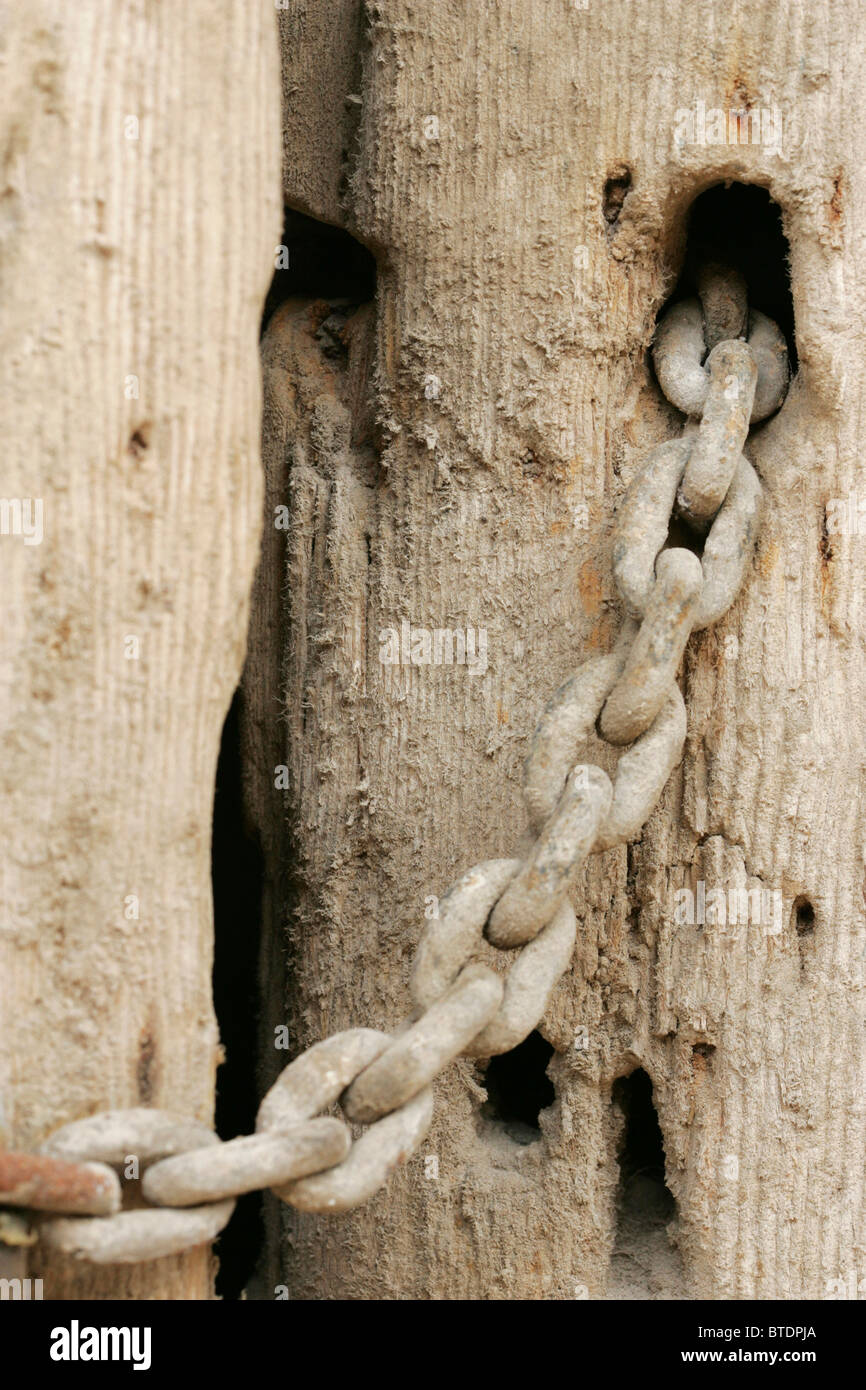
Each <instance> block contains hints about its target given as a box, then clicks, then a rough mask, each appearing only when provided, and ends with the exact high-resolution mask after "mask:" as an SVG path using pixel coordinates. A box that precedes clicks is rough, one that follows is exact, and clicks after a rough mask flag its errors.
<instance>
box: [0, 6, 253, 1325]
mask: <svg viewBox="0 0 866 1390" xmlns="http://www.w3.org/2000/svg"><path fill="white" fill-rule="evenodd" d="M0 61H2V69H3V73H4V77H3V81H2V83H0V152H2V153H0V158H2V170H3V174H2V198H0V344H2V357H3V363H4V390H3V393H2V398H0V431H2V437H3V441H4V449H3V457H4V467H3V488H2V491H3V494H4V496H6V497H22V498H32V497H39V498H41V499H43V501H44V539H43V541H42V544H41V545H33V546H25V545H24V544H23V541H22V539H21V538H18V537H14V536H7V535H4V536H2V537H0V553H2V573H3V595H4V604H3V623H2V633H0V643H2V658H0V670H2V672H3V687H2V704H3V721H2V723H3V732H2V749H3V752H2V759H0V766H2V783H3V795H2V797H0V806H2V809H0V824H2V829H0V841H2V847H3V883H2V888H3V893H2V899H3V908H4V911H3V921H2V930H0V979H2V982H3V987H2V992H0V1000H2V1003H0V1010H2V1022H0V1100H2V1114H0V1134H2V1137H3V1138H4V1139H6V1140H8V1141H10V1142H12V1143H15V1144H17V1145H19V1146H21V1147H25V1146H29V1145H34V1144H36V1143H38V1142H39V1141H40V1139H42V1138H43V1137H44V1136H45V1135H46V1134H47V1133H48V1132H50V1131H51V1130H53V1129H54V1128H56V1127H57V1126H58V1125H60V1124H62V1123H64V1122H66V1121H69V1120H73V1119H75V1118H78V1117H81V1116H85V1115H88V1114H91V1113H92V1112H94V1111H97V1110H100V1109H104V1108H109V1107H115V1106H128V1105H137V1104H141V1105H154V1106H165V1107H167V1108H170V1109H176V1110H178V1111H181V1112H183V1113H185V1114H188V1115H191V1116H195V1117H196V1118H198V1119H200V1120H204V1121H209V1120H210V1119H211V1117H212V1113H213V1097H214V1080H215V1074H216V1068H217V1065H218V1063H219V1060H220V1050H219V1045H218V1037H217V1030H216V1024H215V1019H214V1013H213V1008H212V1004H211V963H212V955H213V943H212V906H211V888H210V835H211V817H212V804H213V787H214V775H215V768H216V759H217V752H218V748H219V739H220V732H221V727H222V723H223V719H224V716H225V712H226V709H227V707H228V703H229V700H230V697H231V693H232V690H233V688H234V686H235V683H236V680H237V676H238V672H239V669H240V666H241V662H242V658H243V644H244V636H245V628H246V617H247V605H248V595H249V589H250V585H251V581H252V574H253V567H254V564H255V559H256V554H257V549H258V536H259V527H260V509H261V468H260V447H259V430H260V418H261V407H260V369H259V361H258V351H257V340H258V329H259V319H260V314H261V306H262V302H263V298H264V294H265V292H266V290H267V287H268V283H269V280H270V277H271V274H272V270H273V263H274V261H273V257H274V246H275V243H276V242H277V241H278V240H279V227H280V210H279V207H280V197H279V116H278V109H279V108H278V103H279V72H278V61H277V45H276V24H275V18H274V9H273V5H272V3H269V0H261V3H253V4H250V3H248V0H237V3H231V4H228V5H222V6H217V7H214V6H213V5H212V4H209V3H205V0H190V3H188V4H183V5H162V4H155V3H152V2H151V0H123V3H109V0H81V3H80V4H76V5H73V6H65V7H62V10H60V9H58V7H57V6H55V5H52V4H46V3H41V0H38V2H37V3H33V4H31V5H26V6H20V5H19V6H14V7H10V6H4V7H3V16H2V23H0ZM132 122H137V126H136V125H135V124H133V123H132ZM133 378H134V379H135V380H134V381H133ZM130 638H135V639H137V642H138V655H137V657H135V656H134V655H132V659H128V658H129V657H130V655H131V654H132V653H134V650H135V648H134V646H133V645H132V644H130V642H129V639H130ZM133 897H134V898H135V899H136V900H137V916H134V915H132V914H133V912H134V911H135V907H134V905H133V904H132V902H131V899H132V898H133ZM211 1265H212V1261H211V1257H210V1254H209V1252H208V1251H206V1250H205V1251H202V1250H199V1251H196V1252H194V1253H193V1254H191V1255H189V1256H186V1257H178V1258H171V1259H168V1260H162V1261H157V1262H153V1263H152V1264H150V1265H145V1266H141V1267H138V1268H135V1269H131V1270H126V1269H124V1270H117V1269H108V1270H102V1271H97V1270H95V1269H93V1268H91V1267H89V1266H87V1265H74V1266H73V1265H65V1264H64V1263H63V1262H62V1261H60V1260H53V1259H48V1258H45V1259H44V1260H41V1261H39V1262H38V1268H37V1269H36V1270H35V1271H34V1272H36V1273H38V1274H40V1275H44V1276H45V1279H46V1284H45V1294H46V1297H49V1296H50V1297H63V1296H67V1295H68V1296H74V1297H84V1298H97V1297H106V1296H109V1297H128V1298H169V1297H187V1298H189V1297H207V1296H209V1294H210V1289H211V1273H212V1269H211Z"/></svg>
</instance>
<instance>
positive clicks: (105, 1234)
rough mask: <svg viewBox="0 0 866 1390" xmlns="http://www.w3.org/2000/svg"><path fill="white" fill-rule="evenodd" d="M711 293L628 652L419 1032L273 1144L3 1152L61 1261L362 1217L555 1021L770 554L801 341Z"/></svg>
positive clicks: (319, 1100) (268, 1104)
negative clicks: (438, 1113)
mask: <svg viewBox="0 0 866 1390" xmlns="http://www.w3.org/2000/svg"><path fill="white" fill-rule="evenodd" d="M698 295H699V297H698V298H696V299H687V300H683V301H681V302H679V303H677V304H675V305H674V307H673V308H671V309H670V311H669V312H668V313H667V315H666V316H665V318H664V319H663V320H662V322H661V324H660V325H659V328H658V331H657V333H656V338H655V343H654V347H653V356H654V362H655V368H656V374H657V377H658V380H659V383H660V385H661V388H662V390H663V392H664V394H665V395H666V396H667V398H668V399H669V400H670V401H671V402H672V403H673V404H674V405H675V406H677V408H678V409H680V410H681V411H682V412H683V413H684V414H686V415H687V416H689V417H691V418H690V420H689V421H688V422H687V424H686V427H685V430H684V432H683V436H682V437H681V438H680V439H676V440H670V441H668V442H667V443H664V444H661V445H659V446H658V447H657V448H654V449H652V450H651V451H650V452H649V454H648V455H647V456H646V458H645V460H644V462H643V465H642V467H641V468H640V471H639V472H638V474H637V476H636V478H635V479H634V481H633V483H632V485H631V487H630V488H629V491H628V494H627V496H626V498H625V500H624V502H623V504H622V506H621V507H620V509H619V512H618V514H617V518H616V526H615V535H614V543H613V575H614V580H615V583H616V586H617V590H618V592H619V594H620V596H621V598H622V600H623V603H624V605H625V608H626V613H627V616H626V619H625V622H624V624H623V628H622V631H621V633H620V636H619V639H618V640H617V643H616V646H615V648H614V650H613V652H611V653H610V655H608V656H600V657H595V658H593V659H591V660H589V661H587V662H585V663H584V664H583V665H582V666H581V667H580V668H579V669H578V671H577V672H576V674H575V675H574V676H572V677H571V678H570V679H569V680H568V681H566V682H565V684H564V685H563V686H561V687H560V689H559V690H558V691H557V692H556V693H555V695H554V696H553V697H552V699H551V700H550V701H549V702H548V704H547V706H546V708H545V709H544V711H543V713H542V715H541V718H540V720H539V722H538V725H537V727H536V729H535V732H534V734H533V737H532V741H531V746H530V750H529V754H528V757H527V759H526V765H525V771H524V798H525V802H526V810H527V816H528V820H529V825H530V828H531V831H532V833H533V834H534V836H535V843H534V844H533V846H532V848H531V849H530V850H529V852H528V853H527V854H526V855H525V857H524V858H522V859H518V858H514V859H489V860H486V861H484V862H483V863H480V864H476V865H475V866H474V868H471V869H469V871H468V872H467V873H465V874H464V875H463V876H462V878H460V879H458V880H457V882H456V883H454V884H452V886H451V887H450V888H449V890H448V892H447V893H446V894H445V896H444V897H443V898H442V899H441V901H440V904H439V915H438V918H436V919H434V920H433V921H431V922H430V923H429V924H428V925H427V926H426V927H425V930H424V932H423V934H422V937H421V941H420V943H419V946H418V951H417V954H416V957H415V962H414V966H413V971H412V980H411V991H412V999H413V1002H414V1004H415V1013H414V1014H413V1016H412V1018H411V1019H410V1020H408V1021H407V1022H406V1023H404V1024H403V1025H402V1026H401V1027H400V1028H398V1029H397V1030H395V1032H394V1033H393V1034H390V1035H389V1034H386V1033H382V1032H379V1031H377V1030H374V1029H370V1028H353V1029H350V1030H349V1031H347V1032H343V1033H338V1034H336V1035H335V1036H333V1037H331V1038H328V1039H326V1040H325V1041H324V1042H320V1043H317V1044H315V1045H314V1046H313V1047H311V1048H309V1049H308V1050H307V1051H306V1052H304V1053H303V1054H302V1055H301V1056H300V1057H298V1058H297V1059H296V1060H295V1061H294V1062H291V1063H290V1064H289V1065H288V1066H287V1067H286V1068H285V1069H284V1070H283V1071H282V1073H281V1074H280V1076H279V1077H278V1078H277V1080H276V1082H275V1083H274V1085H273V1086H272V1087H271V1088H270V1090H269V1091H268V1092H267V1094H266V1095H265V1097H264V1099H263V1100H262V1102H261V1105H260V1107H259V1111H258V1116H257V1121H256V1133H255V1134H254V1135H250V1136H247V1137H244V1138H239V1139H232V1140H229V1141H228V1142H225V1143H221V1142H220V1141H219V1140H218V1139H217V1137H216V1136H215V1135H214V1134H213V1133H211V1131H209V1130H208V1129H206V1128H205V1127H204V1126H202V1125H199V1124H197V1123H195V1122H194V1121H190V1120H188V1119H184V1118H183V1117H182V1116H178V1115H173V1114H171V1113H169V1112H166V1111H159V1110H146V1109H138V1110H125V1111H123V1110H121V1111H109V1112H107V1113H105V1114H101V1115H95V1116H93V1117H91V1118H90V1119H86V1120H78V1121H74V1122H73V1123H71V1124H68V1125H65V1126H64V1127H63V1128H62V1129H59V1130H58V1131H57V1132H56V1133H55V1134H53V1135H52V1136H51V1137H50V1138H49V1139H48V1140H47V1141H46V1142H45V1144H44V1145H43V1146H42V1156H36V1157H30V1158H29V1159H28V1156H27V1155H6V1156H4V1155H0V1205H3V1204H8V1205H12V1206H23V1207H29V1208H41V1209H42V1210H50V1211H53V1212H64V1213H67V1214H66V1215H54V1216H52V1217H50V1218H47V1219H46V1218H44V1217H41V1218H39V1220H40V1221H41V1235H42V1238H43V1239H44V1240H46V1241H47V1242H48V1243H49V1244H50V1245H51V1246H53V1247H54V1248H57V1249H60V1250H62V1251H64V1252H66V1253H69V1254H73V1255H77V1256H79V1257H80V1258H83V1259H87V1260H91V1261H95V1262H99V1263H115V1262H134V1261H139V1260H146V1259H153V1258H156V1257H157V1256H159V1255H166V1254H172V1253H176V1252H179V1251H181V1250H184V1249H187V1248H189V1247H191V1246H194V1245H196V1244H200V1243H202V1242H205V1241H209V1240H211V1239H213V1238H214V1236H216V1234H217V1233H218V1232H219V1231H220V1230H221V1229H222V1227H223V1226H224V1225H225V1223H226V1222H227V1221H228V1219H229V1217H230V1216H231V1213H232V1210H233V1209H234V1205H235V1201H234V1199H235V1198H236V1197H237V1196H239V1195H241V1194H242V1193H245V1192H249V1191H253V1190H255V1189H258V1188H262V1187H268V1188H270V1189H271V1190H273V1191H274V1192H275V1193H276V1194H277V1196H279V1197H281V1198H282V1200H283V1201H285V1202H289V1203H291V1204H292V1205H293V1206H295V1207H297V1208H299V1209H300V1210H302V1211H311V1212H332V1213H333V1212H341V1211H347V1210H349V1209H350V1208H351V1207H354V1206H357V1205H358V1204H359V1203H361V1202H363V1201H365V1200H366V1199H367V1198H369V1197H370V1196H372V1195H373V1193H375V1192H376V1191H377V1190H378V1189H379V1188H380V1187H381V1186H382V1184H383V1183H384V1182H385V1181H386V1179H387V1177H388V1175H389V1173H390V1172H391V1171H392V1170H393V1169H394V1168H395V1167H397V1166H398V1165H399V1164H401V1163H403V1162H405V1160H406V1159H407V1158H408V1157H409V1156H410V1155H411V1154H412V1153H413V1152H414V1150H415V1149H416V1148H417V1146H418V1145H419V1144H420V1142H421V1140H422V1139H423V1138H424V1136H425V1134H426V1133H427V1131H428V1129H429V1127H430V1124H431V1121H432V1117H433V1093H432V1089H431V1083H432V1081H433V1080H434V1078H435V1077H436V1076H438V1075H439V1073H440V1072H442V1071H443V1070H444V1069H445V1068H446V1067H447V1066H449V1065H450V1063H451V1062H453V1061H454V1060H455V1059H456V1058H457V1057H459V1056H461V1055H463V1056H469V1057H490V1056H494V1055H496V1054H498V1053H503V1052H507V1051H510V1050H511V1049H512V1048H514V1047H516V1046H517V1045H518V1044H519V1043H520V1042H522V1041H523V1039H524V1038H526V1037H527V1036H528V1035H529V1033H531V1032H532V1030H533V1029H534V1028H535V1027H536V1026H537V1025H538V1023H539V1021H540V1019H541V1018H542V1016H543V1014H544V1012H545V1010H546V1008H547V1004H548V1001H549V999H550V996H551V993H552V991H553V989H554V987H555V986H556V984H557V982H558V981H559V979H560V977H561V976H562V974H563V973H564V971H565V970H566V969H567V967H568V964H569V962H570V960H571V955H572V949H573V946H574V942H575V936H576V931H577V924H576V919H575V914H574V909H573V908H572V906H571V903H570V901H569V893H570V891H571V889H572V887H573V885H574V883H575V880H576V878H577V875H578V874H579V872H580V869H581V867H582V865H583V863H584V861H585V859H586V858H587V856H588V855H590V854H599V853H602V852H603V851H604V850H607V849H610V848H612V847H613V846H615V845H620V844H623V843H625V842H626V841H628V840H631V839H633V838H634V837H635V836H636V835H637V834H638V833H639V831H640V830H641V828H642V826H643V825H644V824H645V822H646V820H647V819H648V817H649V815H650V813H651V811H652V810H653V808H654V806H655V805H656V802H657V801H658V798H659V796H660V795H661V793H662V790H663V788H664V786H665V783H666V782H667V780H668V777H669V776H670V773H671V771H672V770H673V768H674V767H675V766H676V764H677V763H678V762H679V761H680V758H681V756H682V750H683V746H684V743H685V736H686V710H685V704H684V702H683V697H682V695H681V693H680V690H679V687H678V685H677V683H676V677H677V672H678V669H679V665H680V661H681V658H682V655H683V651H684V649H685V645H686V643H687V641H688V639H689V636H690V634H691V633H692V632H694V631H696V630H698V629H700V628H703V627H706V626H708V625H709V624H710V623H715V622H717V621H718V620H719V618H721V617H722V616H723V614H724V613H726V612H727V610H728V609H729V608H730V606H731V604H732V603H733V602H734V600H735V598H736V596H737V593H738V592H739V589H740V586H741V584H742V583H743V579H744V576H745V574H746V571H747V569H748V567H749V564H750V562H751V557H752V554H753V551H754V547H755V542H756V539H757V533H758V526H759V522H760V514H761V495H762V489H761V484H760V481H759V479H758V476H757V474H756V472H755V470H754V468H753V467H752V465H751V464H750V463H749V461H748V460H747V459H746V458H745V456H744V454H743V452H742V450H743V445H744V443H745V439H746V435H747V433H748V430H749V426H750V424H751V423H755V422H756V421H759V420H763V419H765V418H766V417H767V416H768V415H770V414H771V413H772V412H773V411H774V410H777V409H778V408H779V406H780V405H781V403H782V401H783V400H784V397H785V393H786V390H787V385H788V360H787V349H786V346H785V340H784V337H783V336H782V334H781V332H780V330H779V329H778V327H777V326H776V325H775V324H774V323H773V322H772V321H771V320H770V319H768V318H766V317H765V316H764V315H763V314H760V313H758V312H757V311H755V310H750V309H749V307H748V304H747V299H746V287H745V282H744V281H743V280H742V278H741V277H740V276H739V275H737V274H736V273H735V272H732V271H729V270H724V269H722V268H721V267H719V266H715V265H711V266H706V267H704V269H703V270H702V271H701V273H700V275H699V277H698ZM677 516H678V517H680V518H682V519H683V521H684V522H685V523H686V524H687V525H688V526H690V527H691V529H692V530H693V531H694V532H696V533H697V534H698V535H704V536H705V541H704V546H703V554H702V558H701V559H699V558H698V556H697V555H696V554H695V553H693V552H692V551H691V550H687V549H683V548H677V547H672V548H666V542H667V537H668V531H669V527H670V523H671V520H672V518H674V517H677ZM599 733H600V735H601V737H602V738H603V740H605V741H606V742H607V743H608V744H610V745H613V746H615V747H622V746H624V745H629V746H628V748H627V749H626V751H624V752H623V753H622V754H621V755H620V757H619V759H618V762H617V764H616V770H615V772H614V774H613V777H612V779H611V777H609V776H608V774H607V773H606V772H605V771H603V769H602V768H600V767H598V766H597V765H596V764H595V762H594V761H592V760H591V759H592V751H593V743H595V744H596V746H598V735H599ZM496 950H498V951H512V952H514V957H513V961H512V964H511V968H510V970H509V971H508V972H507V973H506V974H505V975H504V976H503V975H501V974H500V973H498V972H497V971H495V970H494V969H492V968H490V965H488V964H484V963H482V962H479V961H478V960H476V959H475V958H476V957H477V956H478V955H479V954H480V953H482V951H487V952H488V959H490V958H491V956H492V955H493V952H495V951H496ZM337 1102H339V1103H340V1105H341V1108H342V1111H343V1114H344V1115H345V1117H346V1119H348V1120H349V1121H351V1122H352V1123H355V1124H358V1125H367V1126H369V1128H368V1129H367V1130H366V1132H365V1133H364V1134H363V1135H362V1136H361V1137H360V1138H358V1139H355V1140H354V1141H353V1139H352V1134H351V1131H350V1130H349V1128H348V1126H347V1125H346V1124H345V1123H344V1122H343V1121H342V1120H339V1119H336V1118H331V1117H323V1116H322V1112H323V1111H326V1110H327V1109H328V1108H329V1107H331V1106H333V1105H334V1104H335V1103H337ZM130 1156H135V1158H136V1159H137V1160H138V1163H139V1164H140V1165H141V1168H142V1169H143V1172H142V1174H141V1179H142V1180H141V1196H142V1197H143V1199H144V1201H145V1202H147V1203H148V1204H149V1205H147V1206H145V1207H141V1208H136V1209H131V1210H126V1211H121V1210H119V1209H118V1208H119V1205H120V1203H119V1195H118V1191H117V1186H118V1184H117V1178H116V1176H115V1175H116V1173H117V1172H119V1171H122V1170H123V1168H124V1165H125V1164H126V1163H127V1162H128V1160H129V1158H130ZM4 1157H5V1158H6V1159H7V1163H6V1167H5V1169H4V1166H3V1162H2V1160H3V1158H4ZM28 1161H29V1162H30V1165H31V1167H30V1168H29V1169H28V1167H27V1163H28ZM51 1164H53V1165H54V1167H53V1168H52V1167H50V1166H49V1167H46V1166H45V1165H51ZM40 1165H42V1166H41V1167H40ZM4 1172H5V1173H6V1178H5V1180H4V1178H3V1174H4ZM72 1213H75V1214H72ZM84 1213H90V1214H84Z"/></svg>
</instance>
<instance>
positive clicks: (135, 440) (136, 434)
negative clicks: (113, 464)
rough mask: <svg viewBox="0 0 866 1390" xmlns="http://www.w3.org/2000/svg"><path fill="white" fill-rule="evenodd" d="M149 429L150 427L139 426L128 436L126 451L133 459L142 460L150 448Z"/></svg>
mask: <svg viewBox="0 0 866 1390" xmlns="http://www.w3.org/2000/svg"><path fill="white" fill-rule="evenodd" d="M150 438H151V427H150V425H139V426H138V428H137V429H135V430H133V431H132V434H131V435H130V436H129V443H128V444H127V446H126V451H127V453H128V454H130V455H131V456H132V458H134V459H140V458H143V457H144V455H145V454H146V453H147V451H148V449H149V448H150Z"/></svg>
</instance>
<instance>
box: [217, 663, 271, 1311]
mask: <svg viewBox="0 0 866 1390" xmlns="http://www.w3.org/2000/svg"><path fill="white" fill-rule="evenodd" d="M240 701H241V695H240V692H239V691H236V692H235V696H234V699H233V700H232V704H231V708H230V710H229V712H228V715H227V717H226V722H225V725H224V727H223V735H222V745H221V748H220V756H219V762H218V765H217V776H216V791H215V795H214V818H213V841H212V851H211V853H212V872H213V898H214V971H213V997H214V1008H215V1010H216V1016H217V1022H218V1024H219V1033H220V1040H221V1042H222V1045H223V1048H224V1052H225V1061H224V1062H223V1063H222V1065H221V1066H220V1067H219V1069H218V1071H217V1098H216V1129H217V1133H218V1134H219V1136H220V1138H221V1139H233V1138H235V1136H236V1135H239V1134H251V1133H253V1131H254V1129H255V1121H256V1109H257V1079H256V1054H257V1031H258V958H259V935H260V911H261V907H260V904H261V890H262V857H261V854H260V852H259V848H258V845H257V844H256V841H255V839H254V838H252V837H251V836H249V835H247V833H246V831H245V827H244V815H243V798H242V786H241V751H240V727H239V712H240ZM262 1239H263V1227H262V1214H261V1195H260V1194H259V1193H256V1192H253V1193H250V1194H249V1195H247V1196H245V1197H241V1198H239V1200H238V1204H237V1207H236V1209H235V1212H234V1215H233V1216H232V1219H231V1221H230V1222H229V1224H228V1226H227V1227H226V1228H225V1230H224V1231H223V1233H222V1235H221V1236H220V1238H219V1241H218V1243H217V1249H216V1253H217V1256H218V1259H219V1263H220V1268H219V1273H218V1275H217V1281H216V1291H217V1295H218V1296H219V1297H220V1298H224V1299H236V1298H240V1295H241V1292H242V1290H243V1289H244V1287H245V1285H246V1283H247V1281H248V1279H249V1277H250V1275H251V1274H252V1271H253V1268H254V1265H255V1262H256V1259H257V1257H258V1253H259V1249H260V1246H261V1243H262Z"/></svg>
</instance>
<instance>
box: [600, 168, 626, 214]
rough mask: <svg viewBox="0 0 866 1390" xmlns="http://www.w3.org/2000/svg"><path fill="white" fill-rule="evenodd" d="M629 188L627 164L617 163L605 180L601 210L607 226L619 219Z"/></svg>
mask: <svg viewBox="0 0 866 1390" xmlns="http://www.w3.org/2000/svg"><path fill="white" fill-rule="evenodd" d="M630 188H631V169H629V167H628V165H627V164H617V165H615V167H614V168H613V169H611V171H610V173H609V174H608V176H607V179H606V180H605V185H604V198H603V200H602V211H603V213H604V220H605V222H607V223H608V225H609V226H612V225H613V224H614V222H616V221H618V220H619V215H620V213H621V212H622V205H623V203H624V202H625V200H626V197H627V195H628V192H629V190H630Z"/></svg>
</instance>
